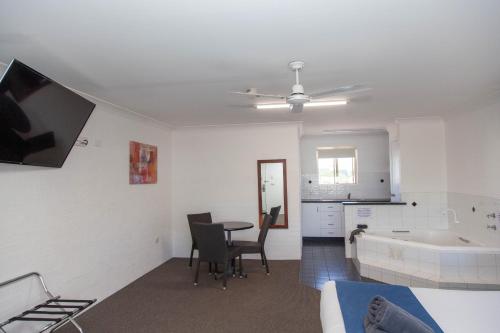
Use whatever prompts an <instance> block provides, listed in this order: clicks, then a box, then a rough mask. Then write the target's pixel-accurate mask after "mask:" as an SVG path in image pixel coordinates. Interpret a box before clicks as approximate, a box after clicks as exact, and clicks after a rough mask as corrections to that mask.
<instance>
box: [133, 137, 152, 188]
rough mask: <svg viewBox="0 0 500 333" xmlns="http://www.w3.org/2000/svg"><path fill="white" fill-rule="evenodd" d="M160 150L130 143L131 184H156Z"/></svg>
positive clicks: (137, 143) (138, 143)
mask: <svg viewBox="0 0 500 333" xmlns="http://www.w3.org/2000/svg"><path fill="white" fill-rule="evenodd" d="M157 169H158V149H157V147H156V146H151V145H147V144H144V143H140V142H135V141H130V184H156V181H157V171H158V170H157Z"/></svg>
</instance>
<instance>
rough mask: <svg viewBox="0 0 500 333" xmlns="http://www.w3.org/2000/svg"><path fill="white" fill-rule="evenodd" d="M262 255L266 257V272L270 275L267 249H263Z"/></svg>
mask: <svg viewBox="0 0 500 333" xmlns="http://www.w3.org/2000/svg"><path fill="white" fill-rule="evenodd" d="M262 257H263V258H264V263H265V265H266V274H267V275H269V264H268V263H267V257H266V251H264V249H262Z"/></svg>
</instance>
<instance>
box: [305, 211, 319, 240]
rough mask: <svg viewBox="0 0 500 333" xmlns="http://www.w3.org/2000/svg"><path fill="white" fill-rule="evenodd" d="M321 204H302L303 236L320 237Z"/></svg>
mask: <svg viewBox="0 0 500 333" xmlns="http://www.w3.org/2000/svg"><path fill="white" fill-rule="evenodd" d="M320 229H321V228H320V215H319V204H317V203H303V204H302V236H303V237H318V235H319V233H320Z"/></svg>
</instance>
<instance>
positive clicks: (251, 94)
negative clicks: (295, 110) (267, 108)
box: [230, 91, 286, 99]
mask: <svg viewBox="0 0 500 333" xmlns="http://www.w3.org/2000/svg"><path fill="white" fill-rule="evenodd" d="M230 93H231V94H236V95H245V96H250V97H265V98H277V99H285V98H286V97H285V96H281V95H269V94H260V93H248V92H244V91H230Z"/></svg>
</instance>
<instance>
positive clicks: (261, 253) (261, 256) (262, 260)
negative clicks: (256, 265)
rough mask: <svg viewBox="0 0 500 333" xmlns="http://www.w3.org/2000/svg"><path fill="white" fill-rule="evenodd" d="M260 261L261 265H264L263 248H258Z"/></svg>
mask: <svg viewBox="0 0 500 333" xmlns="http://www.w3.org/2000/svg"><path fill="white" fill-rule="evenodd" d="M260 261H261V262H262V266H264V265H265V264H264V250H260Z"/></svg>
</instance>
